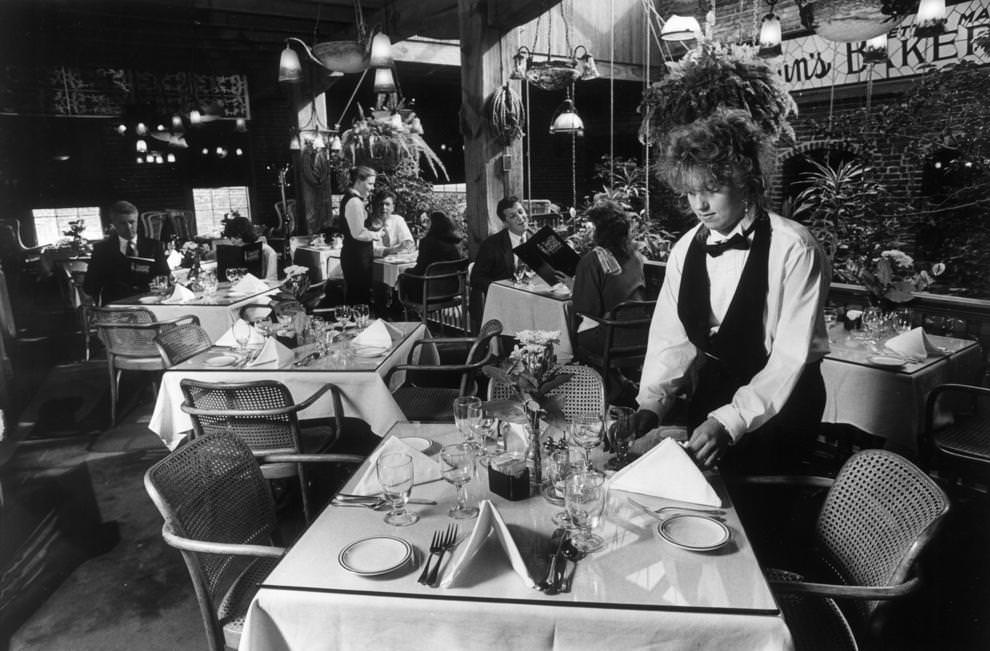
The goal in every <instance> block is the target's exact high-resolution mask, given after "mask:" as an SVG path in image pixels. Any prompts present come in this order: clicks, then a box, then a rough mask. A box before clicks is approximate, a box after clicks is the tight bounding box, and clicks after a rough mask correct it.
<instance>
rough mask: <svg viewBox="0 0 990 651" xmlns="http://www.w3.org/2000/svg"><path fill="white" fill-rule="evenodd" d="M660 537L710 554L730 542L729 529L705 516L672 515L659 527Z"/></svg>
mask: <svg viewBox="0 0 990 651" xmlns="http://www.w3.org/2000/svg"><path fill="white" fill-rule="evenodd" d="M657 533H659V534H660V537H661V538H663V539H664V540H666V541H667V542H669V543H670V544H672V545H676V546H677V547H680V548H681V549H687V550H688V551H692V552H710V551H713V550H715V549H718V548H719V547H721V546H723V545H725V544H726V543H727V542H729V538H730V536H729V528H728V527H727V526H725V525H724V524H722V523H721V522H719V521H718V520H714V519H712V518H709V517H708V516H704V515H695V514H691V513H685V514H681V515H672V516H670V517H669V518H666V519H665V520H664V521H663V522H661V523H660V524H658V525H657Z"/></svg>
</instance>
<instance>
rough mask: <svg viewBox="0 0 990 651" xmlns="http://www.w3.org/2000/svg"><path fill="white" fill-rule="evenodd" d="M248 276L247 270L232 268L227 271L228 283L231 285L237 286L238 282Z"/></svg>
mask: <svg viewBox="0 0 990 651" xmlns="http://www.w3.org/2000/svg"><path fill="white" fill-rule="evenodd" d="M246 274H247V269H245V268H242V267H231V268H229V269H227V281H228V282H229V283H230V284H231V285H235V284H237V282H238V281H239V280H240V279H241V278H243V277H244V276H245V275H246Z"/></svg>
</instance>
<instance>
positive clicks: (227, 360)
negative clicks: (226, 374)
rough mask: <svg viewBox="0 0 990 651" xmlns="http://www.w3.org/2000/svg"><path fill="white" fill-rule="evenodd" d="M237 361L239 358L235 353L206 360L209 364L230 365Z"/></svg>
mask: <svg viewBox="0 0 990 651" xmlns="http://www.w3.org/2000/svg"><path fill="white" fill-rule="evenodd" d="M236 362H237V358H236V357H234V356H233V355H217V356H216V357H210V358H208V359H207V360H206V365H207V366H230V365H232V364H234V363H236Z"/></svg>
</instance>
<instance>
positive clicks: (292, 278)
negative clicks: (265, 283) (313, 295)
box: [282, 264, 309, 301]
mask: <svg viewBox="0 0 990 651" xmlns="http://www.w3.org/2000/svg"><path fill="white" fill-rule="evenodd" d="M284 273H285V280H283V281H282V289H284V290H285V291H287V292H288V293H290V294H292V296H293V297H294V298H295V299H296V300H297V301H302V299H303V296H305V295H306V291H307V290H308V289H309V267H304V266H302V265H298V264H293V265H289V266H288V267H286V268H285V269H284Z"/></svg>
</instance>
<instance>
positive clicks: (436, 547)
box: [418, 524, 457, 588]
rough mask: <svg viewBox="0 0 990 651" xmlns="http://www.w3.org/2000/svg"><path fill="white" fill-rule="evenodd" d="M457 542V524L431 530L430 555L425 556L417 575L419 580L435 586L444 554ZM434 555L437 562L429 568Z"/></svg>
mask: <svg viewBox="0 0 990 651" xmlns="http://www.w3.org/2000/svg"><path fill="white" fill-rule="evenodd" d="M456 544H457V525H456V524H451V525H449V526H448V527H447V529H446V530H444V529H437V530H436V531H435V532H433V540H432V541H431V542H430V555H429V556H427V557H426V562H425V563H424V564H423V571H422V572H421V573H420V575H419V579H418V580H419V582H420V583H421V584H423V585H428V586H430V587H431V588H436V587H437V586H439V585H440V565H441V564H442V563H443V557H444V554H446V553H447V552H449V551H450V550H451V549H453V548H454V546H455V545H456ZM434 556H436V558H437V562H436V564H435V565H434V566H433V569H432V570H431V569H430V561H432V560H433V557H434Z"/></svg>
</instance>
